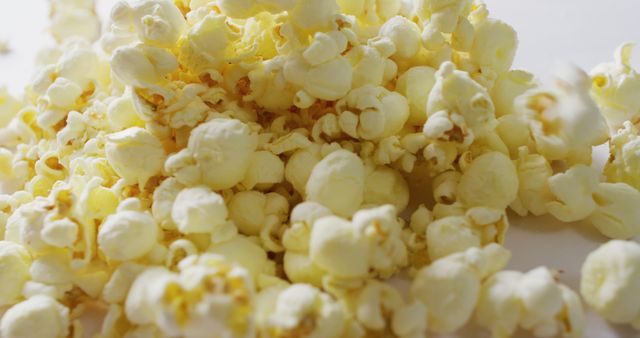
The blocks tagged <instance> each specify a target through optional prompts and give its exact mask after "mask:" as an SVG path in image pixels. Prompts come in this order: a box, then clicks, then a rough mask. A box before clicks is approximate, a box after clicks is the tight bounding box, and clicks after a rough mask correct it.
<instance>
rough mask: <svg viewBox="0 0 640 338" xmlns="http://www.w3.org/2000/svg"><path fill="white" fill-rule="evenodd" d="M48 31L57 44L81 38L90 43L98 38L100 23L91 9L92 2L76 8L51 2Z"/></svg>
mask: <svg viewBox="0 0 640 338" xmlns="http://www.w3.org/2000/svg"><path fill="white" fill-rule="evenodd" d="M50 19H51V24H50V27H49V29H50V30H51V33H52V34H53V36H54V38H55V39H56V40H58V41H59V42H63V41H65V40H67V39H73V38H82V39H86V40H88V41H90V42H93V41H95V40H96V39H98V37H99V36H100V21H99V19H98V16H97V14H96V13H95V11H94V8H93V2H85V6H78V5H77V4H72V3H69V2H66V1H53V2H52V4H51V14H50Z"/></svg>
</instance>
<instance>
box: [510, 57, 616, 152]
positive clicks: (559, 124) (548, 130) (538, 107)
mask: <svg viewBox="0 0 640 338" xmlns="http://www.w3.org/2000/svg"><path fill="white" fill-rule="evenodd" d="M515 104H516V110H517V111H519V112H520V113H521V114H523V115H525V116H526V117H527V118H528V119H529V130H530V131H531V134H532V136H533V139H534V140H535V144H536V149H537V152H538V153H539V154H541V155H543V156H544V157H545V158H547V160H549V161H554V160H565V159H566V160H567V161H568V162H569V163H570V164H578V163H583V164H590V163H591V147H592V146H595V145H598V144H601V143H603V142H604V141H605V140H606V139H607V124H606V122H605V119H604V117H602V115H601V113H600V110H599V109H598V106H597V105H596V103H595V102H594V101H593V99H592V98H591V96H590V95H589V78H588V76H587V75H586V74H585V73H584V71H582V70H580V69H579V68H577V67H575V66H568V67H566V68H563V69H562V72H561V73H560V74H558V78H557V79H556V81H555V82H554V83H553V85H552V86H549V87H548V88H545V87H540V88H534V89H531V90H528V91H527V92H525V93H524V94H523V95H521V96H519V97H518V98H517V99H516V103H515Z"/></svg>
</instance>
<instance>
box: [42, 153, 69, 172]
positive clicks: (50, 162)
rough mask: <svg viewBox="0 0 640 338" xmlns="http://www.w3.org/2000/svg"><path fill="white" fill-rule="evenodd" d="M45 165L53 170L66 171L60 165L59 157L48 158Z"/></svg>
mask: <svg viewBox="0 0 640 338" xmlns="http://www.w3.org/2000/svg"><path fill="white" fill-rule="evenodd" d="M44 164H46V165H47V167H49V168H51V169H53V170H64V166H63V165H62V164H60V162H59V160H58V158H57V157H55V156H52V157H49V158H47V159H46V160H45V161H44Z"/></svg>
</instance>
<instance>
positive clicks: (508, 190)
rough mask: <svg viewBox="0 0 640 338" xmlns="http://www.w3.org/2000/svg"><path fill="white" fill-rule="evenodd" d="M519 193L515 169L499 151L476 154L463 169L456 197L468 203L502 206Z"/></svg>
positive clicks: (502, 207)
mask: <svg viewBox="0 0 640 338" xmlns="http://www.w3.org/2000/svg"><path fill="white" fill-rule="evenodd" d="M517 194H518V173H517V171H516V168H515V166H514V165H513V163H512V162H511V160H510V159H509V158H508V157H507V156H505V155H504V154H502V153H499V152H489V153H486V154H482V155H480V156H478V157H477V158H475V159H474V160H473V161H472V162H471V164H469V166H468V167H467V168H465V169H464V170H463V173H462V176H461V177H460V182H459V183H458V188H457V196H458V199H459V200H460V201H461V202H462V203H464V204H465V205H467V206H485V207H492V208H495V209H504V208H506V206H507V205H509V204H510V203H511V202H513V201H514V200H515V199H516V196H517Z"/></svg>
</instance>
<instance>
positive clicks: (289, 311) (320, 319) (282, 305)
mask: <svg viewBox="0 0 640 338" xmlns="http://www.w3.org/2000/svg"><path fill="white" fill-rule="evenodd" d="M271 297H273V296H271ZM275 297H276V299H275V301H274V302H273V304H272V307H271V308H269V309H268V310H267V309H264V310H263V311H264V315H265V316H267V319H266V323H264V327H261V328H260V329H261V330H262V331H264V332H265V334H267V335H268V336H269V337H274V338H276V337H289V336H291V335H296V334H301V335H305V336H308V337H323V338H324V337H326V338H332V337H336V338H337V337H342V336H343V332H344V327H345V326H346V324H347V323H346V318H345V317H346V315H345V313H344V310H343V309H342V307H341V306H340V304H338V303H337V302H336V301H335V300H334V299H332V298H331V296H329V295H328V294H326V293H323V292H322V291H320V290H318V289H316V288H314V287H312V286H310V285H307V284H293V285H291V286H289V287H287V288H285V289H284V290H282V291H280V292H278V294H277V296H275Z"/></svg>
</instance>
